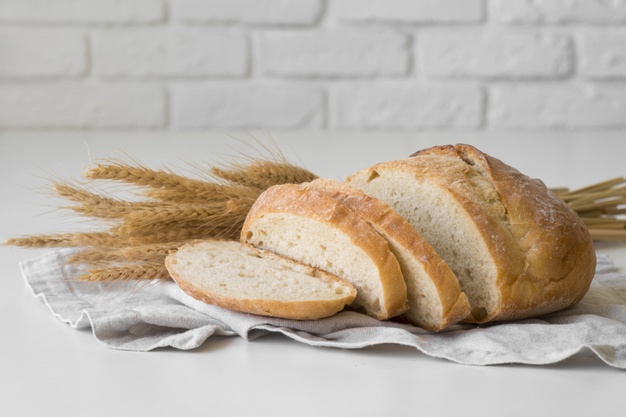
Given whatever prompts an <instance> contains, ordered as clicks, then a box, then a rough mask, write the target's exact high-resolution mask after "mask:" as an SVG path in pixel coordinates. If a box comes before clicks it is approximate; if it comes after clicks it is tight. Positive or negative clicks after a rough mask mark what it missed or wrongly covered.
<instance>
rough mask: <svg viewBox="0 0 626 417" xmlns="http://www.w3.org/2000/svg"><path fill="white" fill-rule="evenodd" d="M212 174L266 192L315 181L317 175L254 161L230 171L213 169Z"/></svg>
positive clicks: (284, 164)
mask: <svg viewBox="0 0 626 417" xmlns="http://www.w3.org/2000/svg"><path fill="white" fill-rule="evenodd" d="M211 173H212V174H213V175H214V176H216V177H218V178H221V179H224V180H226V181H229V182H231V183H234V184H239V185H244V186H249V187H255V188H258V189H262V190H265V189H267V188H269V187H271V186H273V185H279V184H301V183H303V182H309V181H313V180H314V179H316V178H317V175H315V174H313V173H312V172H310V171H308V170H306V169H304V168H301V167H299V166H296V165H293V164H290V163H287V162H275V161H268V160H258V161H253V162H252V163H250V164H248V165H240V164H237V163H233V164H232V165H231V167H230V169H223V168H218V167H213V168H211Z"/></svg>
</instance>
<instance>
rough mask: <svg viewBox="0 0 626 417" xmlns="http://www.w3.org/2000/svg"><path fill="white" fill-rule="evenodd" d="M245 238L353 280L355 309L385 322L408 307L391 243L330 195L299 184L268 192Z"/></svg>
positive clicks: (252, 213) (258, 204)
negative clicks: (390, 246) (390, 248)
mask: <svg viewBox="0 0 626 417" xmlns="http://www.w3.org/2000/svg"><path fill="white" fill-rule="evenodd" d="M241 239H242V241H245V242H248V243H250V244H252V245H254V246H257V247H259V248H262V249H266V250H270V251H272V252H276V253H278V254H280V255H282V256H285V257H288V258H292V259H295V260H297V261H299V262H302V263H305V264H308V265H312V266H315V267H317V268H320V269H323V270H325V271H328V272H330V273H332V274H334V275H336V276H338V277H340V278H343V279H345V280H347V281H348V282H350V283H351V284H352V285H354V286H355V287H356V289H357V295H356V299H355V300H354V302H353V303H352V307H354V308H355V309H357V310H361V311H363V312H364V313H366V314H368V315H371V316H372V317H375V318H377V319H380V320H384V319H388V318H390V317H393V316H396V315H398V314H401V313H403V312H404V311H406V310H407V308H408V305H407V292H406V284H405V283H404V278H403V277H402V271H401V269H400V265H399V264H398V261H397V259H396V257H395V256H394V255H393V253H391V251H390V250H389V245H388V244H387V241H386V240H385V239H384V238H383V237H382V236H380V235H379V234H378V233H376V231H374V229H372V227H371V226H370V225H369V224H367V223H366V222H365V221H364V220H363V219H361V218H360V217H358V216H357V215H356V214H354V213H353V212H352V211H350V210H349V209H348V208H347V207H345V206H344V205H343V204H341V203H340V202H338V201H336V200H335V199H333V198H331V197H329V196H328V195H326V194H325V193H322V192H319V191H315V190H306V189H303V188H301V187H299V186H298V185H294V184H287V185H278V186H274V187H271V188H269V189H267V190H266V191H265V192H263V194H261V196H259V198H258V199H257V200H256V202H255V204H254V205H253V206H252V208H251V209H250V212H249V213H248V216H247V218H246V221H245V222H244V225H243V229H242V232H241Z"/></svg>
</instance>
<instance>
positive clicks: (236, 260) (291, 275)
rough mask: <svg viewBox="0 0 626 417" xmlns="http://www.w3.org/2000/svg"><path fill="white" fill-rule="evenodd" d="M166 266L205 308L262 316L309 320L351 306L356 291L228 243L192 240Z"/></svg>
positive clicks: (267, 254) (280, 259)
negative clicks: (212, 306)
mask: <svg viewBox="0 0 626 417" xmlns="http://www.w3.org/2000/svg"><path fill="white" fill-rule="evenodd" d="M165 264H166V267H167V270H168V271H169V273H170V275H171V276H172V278H173V279H174V281H175V282H176V283H177V284H178V286H179V287H180V288H181V289H182V290H183V291H185V292H186V293H187V294H189V295H191V296H192V297H194V298H196V299H197V300H200V301H203V302H205V303H208V304H213V305H217V306H220V307H224V308H228V309H231V310H236V311H241V312H245V313H252V314H259V315H263V316H272V317H281V318H288V319H297V320H312V319H319V318H324V317H328V316H331V315H333V314H335V313H337V312H339V311H340V310H342V309H343V308H344V306H345V305H347V304H350V303H351V302H352V301H353V300H354V298H355V296H356V290H355V289H354V287H353V286H352V285H350V283H348V282H346V281H344V280H342V279H339V278H337V277H336V276H334V275H331V274H329V273H327V272H325V271H321V270H319V269H316V268H313V267H310V266H306V265H303V264H300V263H298V262H294V261H292V260H290V259H286V258H283V257H282V256H279V255H276V254H274V253H271V252H267V251H261V250H259V249H257V248H254V247H252V246H250V245H246V244H243V243H239V242H232V241H215V240H213V241H196V242H193V243H188V244H186V245H184V246H182V247H181V248H180V249H178V250H177V251H176V252H172V253H171V254H170V255H168V257H167V258H166V262H165Z"/></svg>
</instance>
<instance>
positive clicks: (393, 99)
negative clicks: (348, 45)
mask: <svg viewBox="0 0 626 417" xmlns="http://www.w3.org/2000/svg"><path fill="white" fill-rule="evenodd" d="M483 103H484V100H483V94H482V92H481V91H480V90H479V89H478V88H474V87H435V86H433V87H422V86H413V85H405V84H396V85H392V86H369V85H365V86H364V85H357V86H350V87H341V88H338V90H337V91H336V106H335V111H336V115H335V120H336V124H337V126H338V127H347V128H362V127H367V128H432V127H436V128H438V127H453V128H454V127H463V128H476V127H479V126H480V125H481V124H482V117H483Z"/></svg>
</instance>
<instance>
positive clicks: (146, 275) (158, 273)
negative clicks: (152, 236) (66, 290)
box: [78, 262, 170, 282]
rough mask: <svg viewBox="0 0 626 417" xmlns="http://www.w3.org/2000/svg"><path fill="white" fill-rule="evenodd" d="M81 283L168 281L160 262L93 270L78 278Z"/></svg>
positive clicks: (167, 273) (165, 270)
mask: <svg viewBox="0 0 626 417" xmlns="http://www.w3.org/2000/svg"><path fill="white" fill-rule="evenodd" d="M78 279H79V280H81V281H91V282H107V281H130V280H136V281H145V280H152V279H170V275H169V272H168V271H167V268H165V265H163V264H162V263H160V262H150V263H145V264H141V265H123V266H114V267H108V268H103V269H93V270H90V271H89V273H87V274H83V275H81V276H79V277H78Z"/></svg>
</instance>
